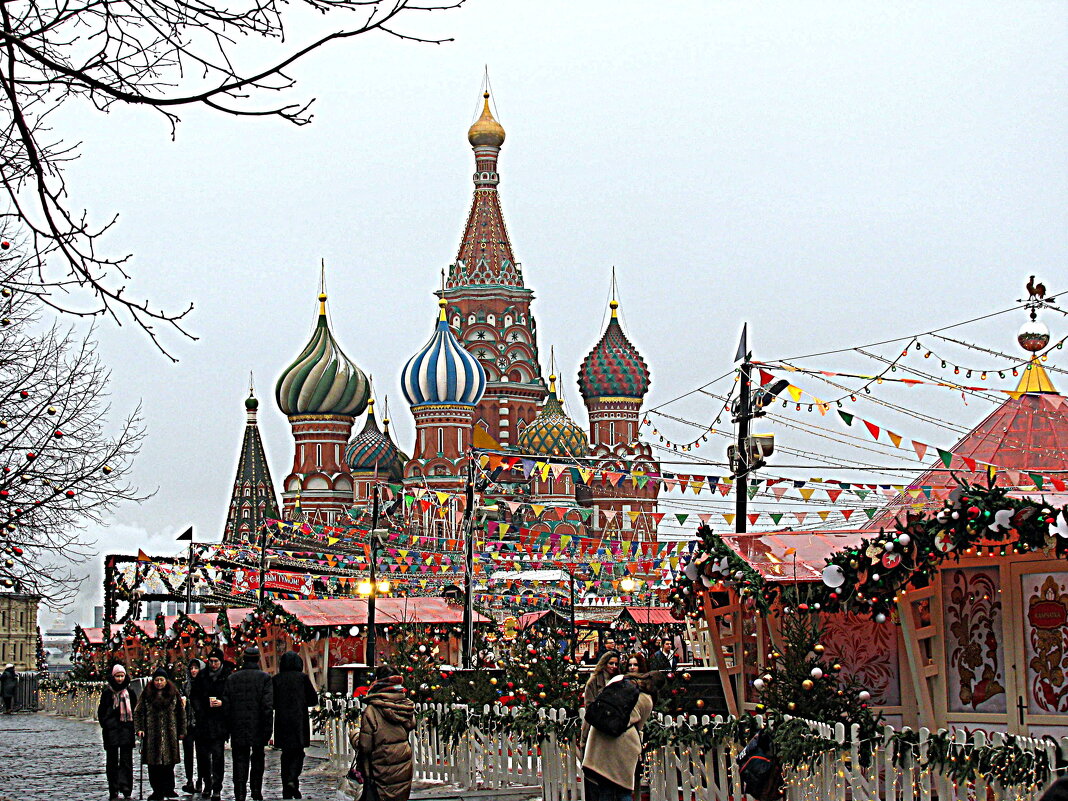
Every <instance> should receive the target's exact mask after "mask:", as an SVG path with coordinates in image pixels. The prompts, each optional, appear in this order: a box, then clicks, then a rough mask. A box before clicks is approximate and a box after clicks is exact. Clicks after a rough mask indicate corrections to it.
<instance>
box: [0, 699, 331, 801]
mask: <svg viewBox="0 0 1068 801" xmlns="http://www.w3.org/2000/svg"><path fill="white" fill-rule="evenodd" d="M280 753H281V752H279V751H275V750H274V749H268V751H267V771H266V775H265V776H264V780H263V784H264V787H263V797H264V799H266V801H274V799H281V797H282V785H281V781H280V780H279V778H278V776H279V764H278V763H279V756H280ZM134 761H135V764H134V795H133V797H134V798H137V797H138V795H137V782H138V765H137V764H136V761H137V755H136V753H135V754H134ZM324 768H325V763H322V762H320V761H319V760H315V759H310V758H309V759H307V760H306V761H305V767H304V775H303V776H302V777H301V781H300V790H301V793H302V794H303V796H304V797H305V798H307V799H316V801H322V800H323V799H326V800H327V801H334V799H335V798H336V790H335V788H336V786H337V780H336V779H335V778H334V777H333V776H331V775H329V774H328V773H326V772H325V770H324ZM175 776H176V777H177V778H179V779H180V780H179V781H178V786H179V787H181V785H183V784H185V766H184V765H178V766H176V767H175ZM232 782H233V779H232V774H231V772H230V752H229V751H227V756H226V773H225V775H224V778H223V795H222V797H223V799H226V800H227V801H232V799H233V797H234V794H233V784H232ZM150 792H151V790H150V789H149V786H148V776H147V774H146V776H145V791H144V797H145V798H147V797H148V795H149V793H150ZM107 797H108V785H107V779H105V778H104V749H103V746H102V745H101V741H100V728H99V727H98V726H97V725H96V724H95V723H84V722H82V721H78V720H69V719H67V718H58V717H53V716H52V715H43V714H42V715H29V714H21V715H0V801H91V800H92V799H107Z"/></svg>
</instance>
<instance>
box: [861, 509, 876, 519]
mask: <svg viewBox="0 0 1068 801" xmlns="http://www.w3.org/2000/svg"><path fill="white" fill-rule="evenodd" d="M877 511H879V510H878V509H877V508H876V509H865V510H864V514H866V515H867V516H868V520H871V519H872V518H873V517H875V513H876V512H877Z"/></svg>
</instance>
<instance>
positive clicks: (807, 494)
mask: <svg viewBox="0 0 1068 801" xmlns="http://www.w3.org/2000/svg"><path fill="white" fill-rule="evenodd" d="M815 491H816V490H815V488H814V487H801V488H800V489H798V492H800V493H801V497H802V498H804V499H805V500H806V501H807V500H809V499H810V498H811V497H812V493H814V492H815Z"/></svg>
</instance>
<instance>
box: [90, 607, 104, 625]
mask: <svg viewBox="0 0 1068 801" xmlns="http://www.w3.org/2000/svg"><path fill="white" fill-rule="evenodd" d="M93 628H97V629H102V628H104V607H102V606H94V607H93Z"/></svg>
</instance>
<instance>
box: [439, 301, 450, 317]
mask: <svg viewBox="0 0 1068 801" xmlns="http://www.w3.org/2000/svg"><path fill="white" fill-rule="evenodd" d="M447 305H448V301H447V300H445V298H442V299H441V300H439V301H438V322H439V323H443V322H445V307H446V306H447Z"/></svg>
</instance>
